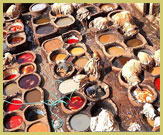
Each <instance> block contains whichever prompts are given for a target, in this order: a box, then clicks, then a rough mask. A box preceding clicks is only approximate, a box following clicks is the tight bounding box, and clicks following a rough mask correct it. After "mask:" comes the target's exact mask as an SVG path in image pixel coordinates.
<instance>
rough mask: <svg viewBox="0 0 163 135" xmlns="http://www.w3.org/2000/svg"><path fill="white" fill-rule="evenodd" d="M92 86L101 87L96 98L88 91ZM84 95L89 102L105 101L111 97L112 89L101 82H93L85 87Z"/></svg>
mask: <svg viewBox="0 0 163 135" xmlns="http://www.w3.org/2000/svg"><path fill="white" fill-rule="evenodd" d="M92 86H99V88H100V89H99V90H98V91H97V93H96V96H95V97H92V96H91V94H90V95H88V93H87V90H88V88H91V87H92ZM83 91H84V94H85V96H86V97H87V99H88V100H89V101H98V100H104V99H105V98H107V97H109V95H110V89H109V86H108V85H107V84H105V83H103V82H100V81H93V82H90V83H88V84H87V85H86V86H85V87H84V90H83Z"/></svg>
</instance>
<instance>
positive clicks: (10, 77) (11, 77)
mask: <svg viewBox="0 0 163 135" xmlns="http://www.w3.org/2000/svg"><path fill="white" fill-rule="evenodd" d="M15 77H16V74H12V75H9V76H7V77H6V78H4V80H11V79H14V78H15Z"/></svg>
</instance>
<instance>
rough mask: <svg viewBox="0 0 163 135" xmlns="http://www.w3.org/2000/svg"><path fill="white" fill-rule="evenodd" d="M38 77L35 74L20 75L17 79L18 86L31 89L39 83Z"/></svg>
mask: <svg viewBox="0 0 163 135" xmlns="http://www.w3.org/2000/svg"><path fill="white" fill-rule="evenodd" d="M39 79H40V78H39V77H38V76H37V75H35V74H29V75H25V76H22V77H21V78H20V79H19V81H18V84H19V87H20V88H23V89H31V88H34V87H36V86H38V85H39V81H40V80H39Z"/></svg>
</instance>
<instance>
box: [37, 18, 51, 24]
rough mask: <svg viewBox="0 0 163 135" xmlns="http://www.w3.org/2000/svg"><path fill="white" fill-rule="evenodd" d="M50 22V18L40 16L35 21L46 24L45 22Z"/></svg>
mask: <svg viewBox="0 0 163 135" xmlns="http://www.w3.org/2000/svg"><path fill="white" fill-rule="evenodd" d="M48 22H50V19H49V18H40V19H38V20H36V21H35V23H36V24H44V23H48Z"/></svg>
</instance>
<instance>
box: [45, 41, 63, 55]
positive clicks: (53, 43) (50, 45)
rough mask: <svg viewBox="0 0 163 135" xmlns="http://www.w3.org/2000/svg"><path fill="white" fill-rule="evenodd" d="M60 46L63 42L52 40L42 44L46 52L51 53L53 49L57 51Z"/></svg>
mask: <svg viewBox="0 0 163 135" xmlns="http://www.w3.org/2000/svg"><path fill="white" fill-rule="evenodd" d="M62 46H63V42H62V41H61V40H59V39H53V40H50V41H47V42H46V43H45V44H44V48H45V50H46V51H47V52H51V51H53V50H55V49H59V48H61V47H62Z"/></svg>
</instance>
